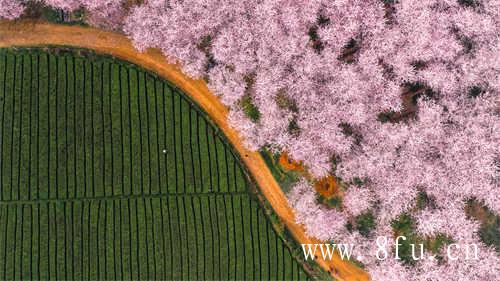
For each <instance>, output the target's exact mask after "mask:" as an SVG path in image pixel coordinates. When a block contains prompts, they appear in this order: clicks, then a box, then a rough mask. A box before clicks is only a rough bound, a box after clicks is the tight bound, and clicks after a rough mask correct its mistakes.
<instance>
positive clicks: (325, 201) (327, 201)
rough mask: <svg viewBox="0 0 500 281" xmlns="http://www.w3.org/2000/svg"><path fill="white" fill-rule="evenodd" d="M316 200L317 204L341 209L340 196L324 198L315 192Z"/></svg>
mask: <svg viewBox="0 0 500 281" xmlns="http://www.w3.org/2000/svg"><path fill="white" fill-rule="evenodd" d="M316 200H317V201H318V203H319V204H322V205H324V206H327V207H329V208H335V209H338V210H339V211H340V210H342V197H340V196H333V197H331V198H326V197H324V196H322V195H321V194H319V193H316Z"/></svg>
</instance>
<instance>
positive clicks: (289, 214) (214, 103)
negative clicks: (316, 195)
mask: <svg viewBox="0 0 500 281" xmlns="http://www.w3.org/2000/svg"><path fill="white" fill-rule="evenodd" d="M35 45H64V46H73V47H82V48H88V49H92V50H95V51H97V52H99V53H105V54H110V55H112V56H115V57H118V58H120V59H123V60H127V61H130V62H132V63H135V64H138V65H140V66H142V67H144V68H146V69H148V70H151V71H153V72H155V73H157V74H159V75H160V76H162V77H164V78H165V79H167V80H169V81H171V82H172V83H174V84H176V85H177V86H179V87H180V88H181V89H182V90H183V91H184V92H185V93H186V94H188V95H189V96H190V97H191V98H192V99H193V100H195V101H196V102H197V103H198V104H199V105H200V106H201V107H202V108H203V109H204V110H205V111H206V112H207V113H208V114H209V115H210V117H211V118H212V119H213V120H214V122H215V123H216V124H217V126H219V128H221V129H222V131H223V132H224V134H225V135H226V136H227V138H228V139H229V141H230V142H231V144H232V145H233V146H234V147H235V149H236V150H237V151H238V152H239V153H240V155H241V158H242V159H243V161H244V162H245V165H246V166H247V168H248V170H249V171H250V172H251V173H252V175H253V176H254V178H255V180H256V181H257V184H258V185H259V187H260V189H261V190H262V193H263V194H264V196H265V197H266V198H267V200H268V201H269V203H270V204H271V205H272V207H273V209H274V211H275V212H276V214H277V215H278V216H279V217H280V218H281V219H282V220H283V222H284V223H285V224H286V226H287V228H288V229H289V230H290V232H291V233H292V235H293V236H294V238H295V239H296V240H297V241H298V242H299V243H320V242H319V241H317V240H315V239H312V238H310V237H308V236H307V235H306V234H305V232H304V228H303V227H302V226H301V225H298V224H297V223H295V219H294V213H293V210H292V208H291V207H290V205H289V204H288V201H287V199H286V197H285V194H284V193H283V191H282V190H281V188H280V187H279V185H278V183H277V182H276V181H275V180H274V178H273V176H272V174H271V172H270V170H269V168H268V167H267V166H266V163H265V162H264V160H263V159H262V157H261V156H260V154H259V153H257V152H252V151H249V150H247V149H246V148H245V147H244V146H243V143H242V140H241V138H240V136H239V135H238V133H237V132H236V131H235V130H234V129H232V128H230V127H229V125H228V123H227V122H226V116H227V113H228V110H227V108H225V107H224V106H223V105H222V104H221V103H220V102H219V100H218V99H217V98H216V97H215V96H214V95H213V94H212V93H210V92H209V90H208V88H207V86H206V84H205V83H204V82H203V81H201V80H192V79H190V78H188V77H187V76H185V75H184V74H182V72H181V71H180V70H179V68H178V67H177V66H175V65H172V64H169V63H167V62H166V60H165V58H164V57H163V55H162V54H161V53H160V51H158V50H148V51H147V52H144V53H139V52H137V51H136V50H135V48H134V47H133V46H132V44H131V42H130V40H128V39H127V38H126V37H125V36H123V35H120V34H116V33H111V32H107V31H102V30H98V29H93V28H85V27H79V26H63V25H55V24H49V23H34V22H0V47H10V46H35ZM317 262H318V264H319V265H320V266H321V267H323V268H325V269H326V270H327V271H329V272H330V273H331V274H332V276H334V277H335V278H337V279H338V280H344V281H366V280H369V277H368V275H367V273H366V272H364V271H363V270H361V269H360V268H358V267H356V266H354V265H353V264H351V263H348V262H344V261H342V260H341V259H340V257H339V256H335V257H334V259H332V260H327V261H325V260H322V259H320V260H317Z"/></svg>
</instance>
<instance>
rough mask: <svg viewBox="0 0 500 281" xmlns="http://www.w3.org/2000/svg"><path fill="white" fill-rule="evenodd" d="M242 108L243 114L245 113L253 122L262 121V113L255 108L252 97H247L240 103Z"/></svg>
mask: <svg viewBox="0 0 500 281" xmlns="http://www.w3.org/2000/svg"><path fill="white" fill-rule="evenodd" d="M239 104H240V106H241V108H242V109H243V112H245V115H246V116H247V117H248V118H250V120H252V121H253V122H258V121H259V119H260V111H259V109H258V108H257V106H255V104H254V103H253V101H252V97H251V96H250V95H245V96H243V97H242V98H241V100H240V102H239Z"/></svg>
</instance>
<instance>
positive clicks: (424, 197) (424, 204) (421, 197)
mask: <svg viewBox="0 0 500 281" xmlns="http://www.w3.org/2000/svg"><path fill="white" fill-rule="evenodd" d="M416 201H417V202H416V208H417V209H418V210H423V209H425V208H431V209H434V208H436V200H435V199H434V198H433V197H431V196H429V195H428V194H427V193H425V192H423V191H420V192H419V193H418V195H417V200H416Z"/></svg>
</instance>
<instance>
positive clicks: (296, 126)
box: [287, 118, 300, 137]
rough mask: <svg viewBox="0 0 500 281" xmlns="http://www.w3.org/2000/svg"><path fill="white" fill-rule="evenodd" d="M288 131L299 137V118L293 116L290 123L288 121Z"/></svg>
mask: <svg viewBox="0 0 500 281" xmlns="http://www.w3.org/2000/svg"><path fill="white" fill-rule="evenodd" d="M287 130H288V133H289V134H290V135H292V136H294V137H298V136H299V135H300V127H299V124H297V119H296V118H293V119H292V120H291V121H290V123H288V128H287Z"/></svg>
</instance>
